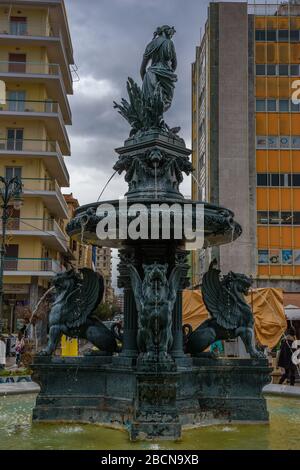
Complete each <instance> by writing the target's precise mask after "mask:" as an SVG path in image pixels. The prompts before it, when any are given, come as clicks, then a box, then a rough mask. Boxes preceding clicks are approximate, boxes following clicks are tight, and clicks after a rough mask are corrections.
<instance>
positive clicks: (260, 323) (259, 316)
mask: <svg viewBox="0 0 300 470" xmlns="http://www.w3.org/2000/svg"><path fill="white" fill-rule="evenodd" d="M246 300H247V302H248V304H249V305H250V306H251V308H252V310H253V313H254V321H255V336H256V338H257V339H258V341H259V343H260V344H262V345H263V346H268V347H269V348H273V347H275V346H276V345H277V343H278V342H279V341H280V339H281V337H282V335H283V333H284V332H285V330H286V328H287V321H286V316H285V314H284V309H283V292H282V290H281V289H272V288H266V289H253V290H252V293H251V294H249V295H248V296H247V297H246ZM299 312H300V309H299ZM207 318H209V315H208V312H207V310H206V308H205V305H204V303H203V300H202V295H201V292H200V290H196V291H193V290H185V291H184V292H183V324H185V323H187V324H190V325H191V326H192V328H193V330H194V329H195V328H197V327H198V326H199V325H201V323H203V321H205V320H206V319H207Z"/></svg>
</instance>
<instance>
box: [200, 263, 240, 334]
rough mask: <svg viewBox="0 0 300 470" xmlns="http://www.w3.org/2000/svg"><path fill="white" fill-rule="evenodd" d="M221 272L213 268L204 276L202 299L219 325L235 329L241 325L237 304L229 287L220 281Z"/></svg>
mask: <svg viewBox="0 0 300 470" xmlns="http://www.w3.org/2000/svg"><path fill="white" fill-rule="evenodd" d="M220 272H221V271H219V270H218V269H215V268H214V267H212V263H211V265H210V267H209V270H208V271H207V272H206V273H205V274H204V276H203V280H202V297H203V301H204V304H205V306H206V308H207V310H208V311H209V313H210V314H211V316H212V318H213V319H214V320H216V322H217V323H218V325H220V326H222V327H223V328H226V329H235V328H237V327H238V324H239V312H238V306H237V302H236V300H235V298H234V296H233V295H232V294H231V292H230V291H229V290H228V289H227V287H226V286H225V285H224V284H223V283H222V282H221V281H220Z"/></svg>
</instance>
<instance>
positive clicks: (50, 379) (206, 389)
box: [32, 356, 271, 440]
mask: <svg viewBox="0 0 300 470" xmlns="http://www.w3.org/2000/svg"><path fill="white" fill-rule="evenodd" d="M113 361H114V358H113V357H109V356H106V357H101V356H98V357H97V356H95V357H77V358H74V357H73V358H60V357H52V358H51V357H36V358H35V359H34V363H33V364H32V369H33V380H34V381H35V382H37V383H38V384H39V385H40V387H41V391H40V393H39V395H38V397H37V400H36V406H35V408H34V410H33V421H35V422H78V423H96V424H101V425H105V426H109V427H113V428H122V429H127V430H128V431H129V433H130V436H131V439H132V440H137V439H153V440H159V439H168V440H177V439H179V438H180V435H181V428H182V427H185V428H186V427H197V426H203V425H209V424H217V423H228V422H245V423H249V422H267V421H268V411H267V407H266V401H265V399H264V397H263V395H262V389H263V387H264V386H265V385H266V384H267V383H269V382H270V372H271V369H270V368H269V367H268V364H267V361H266V360H264V359H260V360H253V359H208V358H193V367H191V368H189V369H184V368H179V367H178V368H177V371H176V372H172V371H170V372H165V373H157V374H155V373H153V372H152V373H150V372H149V373H147V372H143V371H139V370H138V369H137V368H136V367H117V366H116V363H117V361H114V363H113Z"/></svg>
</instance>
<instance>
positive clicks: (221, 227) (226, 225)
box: [67, 197, 242, 248]
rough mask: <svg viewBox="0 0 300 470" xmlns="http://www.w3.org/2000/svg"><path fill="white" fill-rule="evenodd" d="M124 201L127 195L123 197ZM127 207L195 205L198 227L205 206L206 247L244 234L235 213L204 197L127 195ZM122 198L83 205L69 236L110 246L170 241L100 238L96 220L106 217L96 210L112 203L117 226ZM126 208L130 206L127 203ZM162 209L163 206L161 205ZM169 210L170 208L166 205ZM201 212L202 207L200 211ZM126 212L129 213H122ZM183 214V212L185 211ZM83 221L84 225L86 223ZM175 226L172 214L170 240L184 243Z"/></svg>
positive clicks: (193, 210) (117, 246) (229, 241)
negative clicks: (144, 196)
mask: <svg viewBox="0 0 300 470" xmlns="http://www.w3.org/2000/svg"><path fill="white" fill-rule="evenodd" d="M123 201H124V199H123ZM126 201H127V209H128V208H130V207H131V206H132V205H135V204H143V205H144V206H146V209H147V211H148V214H149V216H150V211H151V210H153V205H156V206H157V205H160V206H161V205H162V204H168V205H169V207H172V206H173V208H174V205H176V207H177V209H178V210H180V211H181V214H183V208H184V206H186V205H189V206H190V205H192V214H193V229H195V228H196V215H197V212H196V210H197V206H198V207H199V206H204V245H203V248H207V247H210V246H218V245H225V244H228V243H231V242H233V241H234V240H236V239H237V238H238V237H239V236H240V235H241V234H242V228H241V226H240V224H239V223H238V222H236V221H235V220H234V213H233V212H232V211H231V210H230V209H227V208H225V207H222V206H216V205H214V204H210V203H207V202H202V201H193V200H190V199H184V198H178V199H173V198H172V199H171V198H166V197H161V198H158V199H149V198H127V199H126ZM119 204H120V201H119V200H107V201H99V202H94V203H91V204H85V205H83V206H80V207H79V208H78V209H77V210H76V211H75V217H74V218H73V219H72V220H71V222H70V223H69V224H68V226H67V233H68V235H69V236H71V237H72V238H74V239H76V240H80V241H82V242H84V243H88V244H91V245H96V246H101V247H102V246H105V247H106V246H107V247H110V248H122V247H124V246H128V245H136V244H138V243H147V242H149V243H153V242H155V243H161V242H168V241H169V240H164V239H163V238H161V237H159V238H158V239H155V240H153V239H151V237H150V238H149V239H148V240H145V239H139V240H131V239H129V238H125V239H124V238H122V239H120V238H118V237H116V238H111V237H110V238H109V239H106V240H100V239H99V238H98V236H97V234H96V226H97V223H98V222H99V221H100V220H101V219H102V218H104V215H103V217H98V216H96V211H97V209H98V208H99V206H101V205H111V206H113V208H114V210H115V211H116V215H117V227H118V218H119V207H120V206H119ZM123 208H124V209H125V210H127V209H126V208H125V207H124V206H123ZM162 210H163V209H162ZM166 211H167V212H169V209H166ZM200 212H201V211H200ZM123 215H127V213H126V214H123ZM182 217H183V215H182ZM128 220H129V221H131V220H132V217H130V216H128ZM83 223H84V227H82V226H83ZM173 228H174V224H173V218H172V217H171V237H170V241H172V242H173V241H174V242H177V243H178V245H184V244H185V242H186V240H185V239H184V237H183V238H182V239H181V240H179V239H176V238H174V237H173V236H172V229H173Z"/></svg>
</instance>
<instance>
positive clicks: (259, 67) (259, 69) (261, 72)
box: [256, 65, 266, 75]
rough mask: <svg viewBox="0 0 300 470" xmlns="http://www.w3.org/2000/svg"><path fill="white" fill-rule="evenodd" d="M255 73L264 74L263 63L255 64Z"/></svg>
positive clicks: (264, 67)
mask: <svg viewBox="0 0 300 470" xmlns="http://www.w3.org/2000/svg"><path fill="white" fill-rule="evenodd" d="M256 75H266V66H265V65H257V66H256Z"/></svg>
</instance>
